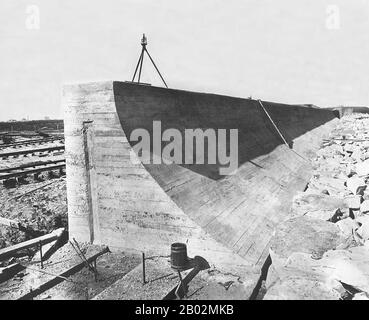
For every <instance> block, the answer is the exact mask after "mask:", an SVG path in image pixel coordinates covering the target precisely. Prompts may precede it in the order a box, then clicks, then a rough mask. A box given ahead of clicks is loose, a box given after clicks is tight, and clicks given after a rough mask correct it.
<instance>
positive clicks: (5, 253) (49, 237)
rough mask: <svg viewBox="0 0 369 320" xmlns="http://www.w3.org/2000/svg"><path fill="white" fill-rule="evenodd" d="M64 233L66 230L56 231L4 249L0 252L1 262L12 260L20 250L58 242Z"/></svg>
mask: <svg viewBox="0 0 369 320" xmlns="http://www.w3.org/2000/svg"><path fill="white" fill-rule="evenodd" d="M63 232H64V228H60V229H56V230H54V231H53V232H51V233H49V234H46V235H44V236H41V237H38V238H34V239H31V240H28V241H24V242H21V243H18V244H15V245H13V246H10V247H7V248H3V249H1V250H0V261H2V260H5V259H8V258H11V257H12V255H13V254H14V253H16V252H17V251H19V250H24V249H29V248H32V247H34V246H36V245H39V244H40V243H41V245H44V244H46V243H49V242H52V241H54V240H57V239H58V238H59V237H61V236H62V234H63Z"/></svg>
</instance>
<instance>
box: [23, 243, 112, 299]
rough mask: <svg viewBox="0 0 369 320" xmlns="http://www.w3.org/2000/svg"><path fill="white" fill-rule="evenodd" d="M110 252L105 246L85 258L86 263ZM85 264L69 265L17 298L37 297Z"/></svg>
mask: <svg viewBox="0 0 369 320" xmlns="http://www.w3.org/2000/svg"><path fill="white" fill-rule="evenodd" d="M108 252H110V250H109V248H108V247H105V248H104V249H103V250H101V251H100V252H98V253H96V254H94V255H93V256H91V257H89V258H88V259H87V261H88V263H91V262H93V261H95V260H96V259H97V258H98V257H99V256H101V255H103V254H105V253H108ZM85 266H86V262H85V261H82V262H81V263H79V264H77V265H75V266H73V267H71V268H70V269H68V270H66V271H64V272H62V273H60V274H58V275H55V276H54V278H52V279H51V280H49V281H47V282H45V283H43V284H41V285H40V286H38V287H37V288H35V289H32V290H31V291H30V292H29V293H26V294H25V295H23V296H21V297H20V298H18V300H30V299H33V298H34V297H37V296H38V295H39V294H41V293H43V292H45V291H46V290H49V289H51V288H52V287H54V286H56V285H57V284H59V283H61V282H63V281H64V280H66V278H67V277H70V276H71V275H73V274H75V273H77V272H78V271H80V270H82V269H83V268H84V267H85ZM40 272H43V270H40Z"/></svg>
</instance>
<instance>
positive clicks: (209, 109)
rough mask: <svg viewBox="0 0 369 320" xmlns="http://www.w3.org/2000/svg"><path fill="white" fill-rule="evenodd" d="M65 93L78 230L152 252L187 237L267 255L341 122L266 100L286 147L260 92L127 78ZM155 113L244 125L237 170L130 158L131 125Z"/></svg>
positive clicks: (203, 250) (218, 250) (204, 123)
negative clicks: (241, 93) (251, 94)
mask: <svg viewBox="0 0 369 320" xmlns="http://www.w3.org/2000/svg"><path fill="white" fill-rule="evenodd" d="M63 96H64V99H63V103H64V108H65V135H66V157H67V178H68V179H67V190H68V211H69V228H70V233H71V235H72V236H74V237H76V238H77V239H79V240H88V241H94V242H97V243H105V244H107V245H110V246H113V247H114V246H115V247H124V248H131V249H135V250H144V251H147V252H153V253H156V254H168V252H169V248H170V244H171V243H172V242H176V241H183V242H187V243H188V247H189V254H190V256H191V255H202V256H203V257H205V258H206V259H208V260H209V261H214V262H222V263H231V264H232V263H234V264H247V265H251V266H252V265H254V266H258V265H259V266H260V265H261V264H263V262H264V261H265V258H266V257H267V255H268V244H269V241H270V238H271V236H272V232H273V229H274V227H275V225H276V224H277V223H279V222H281V221H283V220H284V219H285V218H287V217H288V214H289V208H290V203H291V200H292V197H293V195H294V194H295V193H296V192H297V191H300V190H303V189H304V187H305V185H306V183H307V181H308V180H309V178H310V174H311V165H310V161H309V159H310V158H311V157H312V156H313V155H314V154H315V151H316V150H317V149H318V147H319V144H320V141H321V139H322V138H323V137H324V136H325V135H327V134H328V133H329V132H330V130H331V129H332V128H333V126H334V124H335V121H336V118H335V117H334V114H333V112H332V111H330V110H324V109H319V108H313V107H306V106H299V105H285V104H276V103H270V102H263V105H264V107H265V110H266V111H267V113H268V114H269V115H270V117H271V118H272V120H273V122H274V124H275V125H276V126H277V127H278V129H279V131H280V132H281V133H282V135H283V137H284V138H285V139H286V140H287V142H288V144H289V145H290V147H292V149H290V148H289V147H287V146H286V145H285V144H284V141H283V139H282V138H281V136H280V135H279V133H278V132H277V130H276V128H275V126H274V125H273V123H272V122H271V121H270V119H269V117H268V116H267V114H266V112H265V111H264V110H263V108H262V107H261V106H260V104H259V103H258V102H257V101H255V100H249V99H241V98H233V97H227V96H220V95H214V94H205V93H195V92H188V91H182V90H173V89H165V88H158V87H151V86H142V85H137V84H132V83H122V82H102V83H90V84H82V85H68V86H65V87H64V95H63ZM155 120H160V121H161V124H162V131H164V130H165V129H167V128H175V129H178V130H179V131H180V132H181V133H183V132H184V130H185V129H191V128H201V129H203V130H205V129H207V128H212V129H238V152H239V154H238V160H239V161H238V168H237V170H236V171H235V173H234V174H233V175H228V176H221V175H219V167H220V164H219V163H216V164H212V165H177V164H172V165H165V164H142V163H135V162H132V161H131V157H130V151H131V144H132V145H133V144H134V143H136V142H131V141H129V138H130V135H131V132H132V131H133V130H134V129H137V128H144V129H146V130H147V131H149V132H150V133H152V126H153V121H155ZM162 146H164V144H163V145H162ZM205 149H206V148H205ZM151 151H152V152H153V151H154V150H151ZM205 159H206V157H205Z"/></svg>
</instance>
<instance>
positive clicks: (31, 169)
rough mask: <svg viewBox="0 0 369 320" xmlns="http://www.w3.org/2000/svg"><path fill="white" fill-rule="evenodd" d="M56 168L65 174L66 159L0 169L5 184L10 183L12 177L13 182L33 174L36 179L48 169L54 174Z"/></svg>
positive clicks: (61, 173)
mask: <svg viewBox="0 0 369 320" xmlns="http://www.w3.org/2000/svg"><path fill="white" fill-rule="evenodd" d="M55 170H58V171H59V174H60V175H64V174H65V172H64V170H65V159H59V160H49V161H42V162H36V163H30V164H24V165H20V166H17V167H11V168H3V169H0V180H4V184H6V183H8V182H9V180H10V179H13V182H20V180H22V179H24V178H26V177H27V176H29V175H31V174H32V175H33V177H34V178H35V179H38V176H39V174H40V173H42V172H45V171H48V172H49V175H53V173H52V172H53V171H55ZM14 179H15V181H14Z"/></svg>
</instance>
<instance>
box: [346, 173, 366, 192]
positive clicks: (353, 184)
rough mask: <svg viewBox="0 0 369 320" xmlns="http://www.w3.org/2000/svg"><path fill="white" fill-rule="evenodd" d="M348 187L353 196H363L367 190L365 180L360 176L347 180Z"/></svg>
mask: <svg viewBox="0 0 369 320" xmlns="http://www.w3.org/2000/svg"><path fill="white" fill-rule="evenodd" d="M346 186H347V189H349V190H350V191H351V192H352V193H353V194H362V193H363V192H364V190H365V189H366V184H365V181H364V179H363V178H360V177H358V176H353V177H350V178H348V179H347V180H346Z"/></svg>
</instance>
